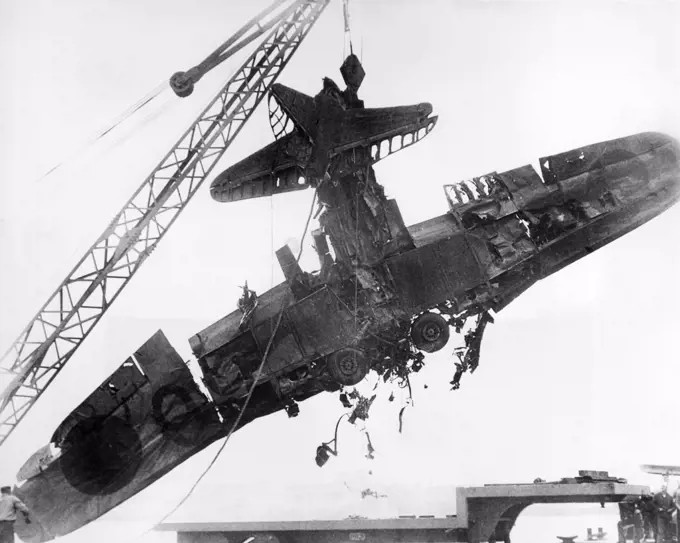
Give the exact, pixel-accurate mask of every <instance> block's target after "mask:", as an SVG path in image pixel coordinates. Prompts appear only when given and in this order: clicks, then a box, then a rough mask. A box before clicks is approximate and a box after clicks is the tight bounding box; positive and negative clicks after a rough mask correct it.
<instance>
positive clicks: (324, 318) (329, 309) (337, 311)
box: [286, 288, 357, 358]
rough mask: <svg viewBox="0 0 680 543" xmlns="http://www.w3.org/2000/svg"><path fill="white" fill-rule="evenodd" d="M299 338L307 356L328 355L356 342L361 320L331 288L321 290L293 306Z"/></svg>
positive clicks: (292, 319)
mask: <svg viewBox="0 0 680 543" xmlns="http://www.w3.org/2000/svg"><path fill="white" fill-rule="evenodd" d="M286 314H287V316H288V318H289V319H290V320H291V321H292V322H294V323H295V329H296V334H297V337H298V339H299V341H300V345H301V347H302V349H303V351H304V352H305V355H306V356H307V357H312V358H313V357H316V356H324V355H327V354H330V353H332V352H335V351H337V350H338V349H340V348H342V347H344V346H346V345H348V344H350V343H352V340H353V338H354V336H355V334H356V329H357V323H356V319H355V316H354V314H353V313H352V312H351V311H350V310H349V308H348V307H347V306H346V305H345V304H343V303H342V302H341V301H340V299H339V298H338V297H337V296H336V295H335V293H334V292H333V291H332V290H330V289H329V288H323V289H321V290H318V291H316V292H314V293H313V294H311V295H310V296H308V297H307V298H305V299H304V300H301V301H300V302H298V303H297V304H296V305H294V306H293V307H290V308H289V309H288V310H287V311H286Z"/></svg>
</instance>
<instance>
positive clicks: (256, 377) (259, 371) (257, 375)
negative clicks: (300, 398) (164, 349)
mask: <svg viewBox="0 0 680 543" xmlns="http://www.w3.org/2000/svg"><path fill="white" fill-rule="evenodd" d="M316 196H317V192H316V191H314V196H313V197H312V205H311V206H310V208H309V214H308V215H307V222H306V223H305V229H304V231H303V233H302V238H301V239H300V250H299V251H298V255H297V258H296V259H295V262H296V263H299V262H300V258H301V257H302V250H303V248H304V241H305V237H306V235H307V232H308V230H309V223H310V222H311V219H312V213H313V211H314V204H315V203H316ZM289 296H290V291H288V293H287V295H286V297H285V298H284V300H283V303H282V304H281V309H280V310H279V315H278V318H277V320H276V325H275V326H274V330H273V332H272V335H271V337H270V338H269V341H268V342H267V347H266V348H265V351H264V354H263V355H262V361H261V362H260V366H259V367H258V368H257V371H256V372H255V374H254V377H253V384H252V385H251V386H250V389H249V390H248V395H247V396H246V399H245V402H244V404H243V407H242V408H241V410H240V411H239V414H238V417H236V420H235V421H234V424H233V425H232V426H231V428H230V429H229V432H228V433H227V435H226V436H225V438H224V441H223V442H222V445H220V448H219V449H218V450H217V452H216V453H215V456H214V457H213V459H212V460H211V461H210V464H208V467H207V468H205V470H203V472H202V473H201V475H199V477H198V479H196V482H194V484H193V485H192V486H191V488H190V489H189V491H188V492H187V493H186V494H185V495H184V497H183V498H182V499H181V500H180V502H179V503H178V504H177V505H176V506H175V507H174V508H173V509H172V510H171V511H170V512H169V513H167V514H165V515H164V516H163V518H161V520H159V521H158V522H157V523H156V524H155V525H154V526H153V527H151V528H149V529H148V530H146V531H145V532H144V533H142V534H140V535H139V536H137V537H136V538H135V539H133V540H132V541H138V540H139V539H140V538H142V537H144V536H145V535H146V534H148V533H150V532H151V531H152V530H153V529H154V527H155V526H157V525H158V524H161V523H163V522H165V521H166V520H167V519H168V518H169V517H170V516H171V515H172V514H173V513H175V512H176V511H177V510H178V509H179V508H180V507H181V506H182V505H184V503H186V501H187V500H188V499H189V497H190V496H191V495H192V494H193V492H194V490H196V487H198V485H199V483H200V482H201V481H202V480H203V478H204V477H205V476H206V475H207V474H208V472H209V471H210V469H211V468H212V467H213V466H214V465H215V463H216V462H217V460H218V458H219V457H220V455H221V454H222V451H224V448H225V447H226V446H227V443H228V442H229V438H231V436H232V434H233V433H234V432H235V431H236V428H238V425H239V423H240V422H241V418H242V417H243V413H245V410H246V407H248V404H249V403H250V399H251V398H252V396H253V392H254V391H255V387H256V386H257V384H258V380H259V378H260V375H261V374H262V370H263V368H264V365H265V362H266V361H267V357H268V356H269V351H270V349H271V346H272V343H273V342H274V338H275V337H276V332H277V331H278V329H279V326H280V325H281V319H282V318H283V311H284V309H285V308H286V304H287V303H288V297H289Z"/></svg>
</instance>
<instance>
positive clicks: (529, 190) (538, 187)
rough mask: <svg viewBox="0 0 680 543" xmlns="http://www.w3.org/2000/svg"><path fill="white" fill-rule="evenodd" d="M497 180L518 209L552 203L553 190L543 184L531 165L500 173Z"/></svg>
mask: <svg viewBox="0 0 680 543" xmlns="http://www.w3.org/2000/svg"><path fill="white" fill-rule="evenodd" d="M497 178H498V180H499V181H500V182H501V183H502V184H503V185H504V186H505V187H506V189H507V190H508V192H509V193H510V197H511V198H512V200H513V202H514V203H515V204H516V206H517V207H518V208H520V209H523V210H524V209H531V208H535V207H542V206H545V205H547V204H548V203H553V202H554V200H553V199H554V192H555V190H554V189H553V188H552V187H550V186H548V185H546V184H545V183H544V182H543V179H541V177H540V176H539V175H538V173H537V172H536V170H535V169H534V167H533V166H532V165H531V164H527V165H526V166H521V167H520V168H515V169H512V170H508V171H507V172H503V173H500V174H498V176H497Z"/></svg>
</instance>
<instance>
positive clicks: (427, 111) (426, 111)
mask: <svg viewBox="0 0 680 543" xmlns="http://www.w3.org/2000/svg"><path fill="white" fill-rule="evenodd" d="M418 109H419V111H420V113H421V114H422V115H423V116H424V117H427V116H428V115H431V114H432V112H433V111H434V109H433V108H432V104H430V103H429V102H423V103H421V104H418Z"/></svg>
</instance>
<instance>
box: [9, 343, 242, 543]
mask: <svg viewBox="0 0 680 543" xmlns="http://www.w3.org/2000/svg"><path fill="white" fill-rule="evenodd" d="M231 423H232V424H233V421H232V422H231ZM243 423H245V419H244V421H243ZM230 427H231V424H230V421H225V423H224V424H222V423H221V422H220V420H219V418H218V416H217V414H216V411H215V409H214V406H213V404H212V403H211V402H209V400H208V399H207V398H206V397H205V396H204V395H203V394H202V393H201V392H200V390H199V388H198V386H197V384H196V383H195V381H194V380H193V378H192V376H191V373H190V371H189V369H188V368H187V366H186V365H185V364H184V362H183V361H182V359H181V358H180V356H179V354H178V353H177V352H176V351H175V349H174V348H173V347H172V345H170V343H169V342H168V340H167V339H166V338H165V335H164V334H163V333H162V332H161V331H159V332H157V333H156V334H155V335H154V336H152V337H151V338H150V339H149V340H148V341H147V342H146V343H145V344H144V345H143V346H142V347H141V348H140V349H139V350H137V351H136V352H135V353H134V354H133V355H132V356H131V357H130V358H128V359H127V360H126V361H125V362H124V363H123V364H122V365H121V366H120V367H119V368H118V369H117V370H116V371H115V372H114V373H113V375H111V376H110V377H109V378H108V379H107V380H106V381H105V382H104V383H102V385H101V386H99V387H98V388H97V389H96V390H95V391H94V392H93V393H92V394H90V396H88V398H87V399H86V400H85V401H84V402H82V403H81V404H80V405H79V406H78V407H77V408H76V409H75V410H74V411H73V412H72V413H71V414H70V415H69V416H68V417H67V418H66V419H65V420H64V421H63V422H62V423H61V424H60V425H59V427H58V428H57V430H56V431H55V433H54V435H53V438H52V443H54V444H55V445H56V446H58V447H59V448H60V454H58V455H57V456H55V457H54V458H52V459H51V461H50V459H49V458H46V455H47V456H49V452H48V451H46V450H45V447H43V448H42V449H41V450H40V451H38V453H36V454H35V455H33V456H32V457H31V458H30V459H29V461H28V462H27V463H26V464H25V465H24V467H23V468H22V469H21V470H20V475H23V476H28V477H29V478H28V480H26V481H25V482H24V483H23V484H21V485H20V486H19V487H18V488H17V489H15V491H16V495H17V496H18V497H19V498H20V499H21V500H22V501H23V502H24V503H25V504H26V505H27V506H28V507H29V509H30V510H31V513H32V515H31V518H32V523H31V524H25V523H24V522H23V517H22V518H20V519H19V520H18V521H17V523H16V531H17V534H18V535H19V537H20V538H21V539H22V540H23V541H26V542H30V543H38V542H42V541H47V540H50V539H53V538H55V537H59V536H63V535H65V534H68V533H70V532H72V531H74V530H76V529H78V528H80V527H82V526H83V525H85V524H87V523H89V522H91V521H92V520H94V519H96V518H98V517H100V516H101V515H103V514H104V513H106V512H107V511H109V510H110V509H113V508H114V507H116V506H117V505H119V504H120V503H122V502H124V501H125V500H127V499H128V498H130V497H132V496H133V495H135V494H136V493H138V492H139V491H141V490H142V489H144V488H145V487H147V486H148V485H150V484H151V483H153V482H154V481H156V480H157V479H159V478H160V477H162V476H163V475H165V474H166V473H167V472H169V471H170V470H172V469H173V468H174V467H175V466H177V465H179V464H180V463H182V462H183V461H184V460H186V459H187V458H189V457H190V456H192V455H194V454H195V453H197V452H198V451H200V450H201V449H203V448H205V447H206V446H208V445H209V444H211V443H212V442H213V441H215V440H216V439H218V438H219V437H221V436H223V435H225V434H226V432H228V430H229V428H230ZM36 455H37V456H36ZM20 517H21V516H20Z"/></svg>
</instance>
